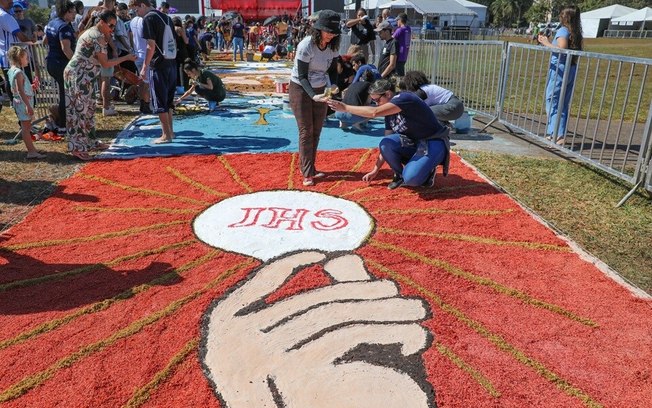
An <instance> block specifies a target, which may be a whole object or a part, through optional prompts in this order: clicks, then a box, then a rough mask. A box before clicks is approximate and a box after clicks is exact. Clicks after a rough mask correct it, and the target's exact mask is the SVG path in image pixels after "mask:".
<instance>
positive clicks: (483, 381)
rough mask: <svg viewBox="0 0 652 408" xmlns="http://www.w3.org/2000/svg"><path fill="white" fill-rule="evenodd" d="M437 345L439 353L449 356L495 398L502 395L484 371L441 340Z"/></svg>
mask: <svg viewBox="0 0 652 408" xmlns="http://www.w3.org/2000/svg"><path fill="white" fill-rule="evenodd" d="M435 347H436V348H437V351H439V354H441V355H443V356H445V357H446V358H448V359H449V360H450V361H451V362H452V363H453V364H455V365H456V366H457V368H459V369H460V370H462V371H464V372H465V373H467V374H468V375H470V376H471V378H473V379H474V380H475V381H476V382H477V383H478V384H480V386H481V387H482V388H484V390H485V391H487V393H488V394H489V395H491V396H492V397H494V398H498V397H500V391H498V390H497V389H496V387H495V386H494V385H493V384H492V383H491V380H489V379H488V378H487V377H485V376H484V375H483V374H482V372H480V370H478V369H477V368H474V367H472V366H471V365H470V364H468V363H467V362H466V361H464V359H462V358H461V357H460V356H458V355H457V354H455V352H453V350H451V349H450V348H448V347H446V346H445V345H443V344H442V343H440V342H437V343H435Z"/></svg>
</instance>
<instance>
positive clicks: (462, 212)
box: [373, 208, 514, 216]
mask: <svg viewBox="0 0 652 408" xmlns="http://www.w3.org/2000/svg"><path fill="white" fill-rule="evenodd" d="M512 212H514V210H512V209H507V210H444V209H442V208H423V209H421V208H413V209H406V210H402V209H394V210H378V211H373V213H374V214H378V215H380V214H399V215H408V214H454V215H478V216H494V215H503V214H509V213H512Z"/></svg>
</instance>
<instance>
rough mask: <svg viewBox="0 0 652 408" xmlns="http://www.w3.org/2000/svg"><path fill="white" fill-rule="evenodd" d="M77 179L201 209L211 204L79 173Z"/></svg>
mask: <svg viewBox="0 0 652 408" xmlns="http://www.w3.org/2000/svg"><path fill="white" fill-rule="evenodd" d="M79 177H83V178H86V179H89V180H93V181H97V182H99V183H102V184H106V185H108V186H112V187H115V188H119V189H122V190H125V191H133V192H135V193H140V194H143V195H148V196H155V197H164V198H169V199H171V200H176V201H181V202H185V203H191V204H196V205H199V206H203V207H205V206H208V205H211V204H212V203H209V202H207V201H200V200H195V199H194V198H190V197H182V196H178V195H176V194H169V193H164V192H162V191H156V190H151V189H149V188H142V187H133V186H128V185H126V184H122V183H118V182H117V181H113V180H109V179H107V178H104V177H100V176H94V175H92V174H85V173H79Z"/></svg>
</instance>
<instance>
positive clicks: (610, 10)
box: [580, 4, 636, 38]
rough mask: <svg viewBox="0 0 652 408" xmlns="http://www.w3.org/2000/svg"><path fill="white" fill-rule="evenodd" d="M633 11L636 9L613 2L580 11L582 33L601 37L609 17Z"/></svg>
mask: <svg viewBox="0 0 652 408" xmlns="http://www.w3.org/2000/svg"><path fill="white" fill-rule="evenodd" d="M633 11H636V9H633V8H631V7H625V6H621V5H620V4H614V5H612V6H607V7H602V8H599V9H596V10H591V11H587V12H584V13H581V14H580V19H581V20H582V35H583V36H584V38H597V37H601V36H602V33H603V32H604V30H606V29H607V27H608V26H609V21H611V19H613V18H614V17H620V16H623V15H625V14H628V13H631V12H633Z"/></svg>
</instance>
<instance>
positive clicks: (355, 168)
mask: <svg viewBox="0 0 652 408" xmlns="http://www.w3.org/2000/svg"><path fill="white" fill-rule="evenodd" d="M374 151H376V149H367V151H366V152H364V154H363V155H362V156H361V157H360V159H359V160H358V162H357V163H356V164H355V165H354V166H353V167H352V168H351V170H349V171H358V170H360V168H361V167H362V165H364V164H365V163H366V162H367V159H368V158H369V156H371V154H372V153H373V152H374ZM345 181H346V180H337V181H336V182H335V183H333V185H332V186H330V187H329V188H327V189H326V192H327V193H330V192H331V191H333V190H334V189H336V188H337V187H339V186H340V184H342V183H344V182H345Z"/></svg>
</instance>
